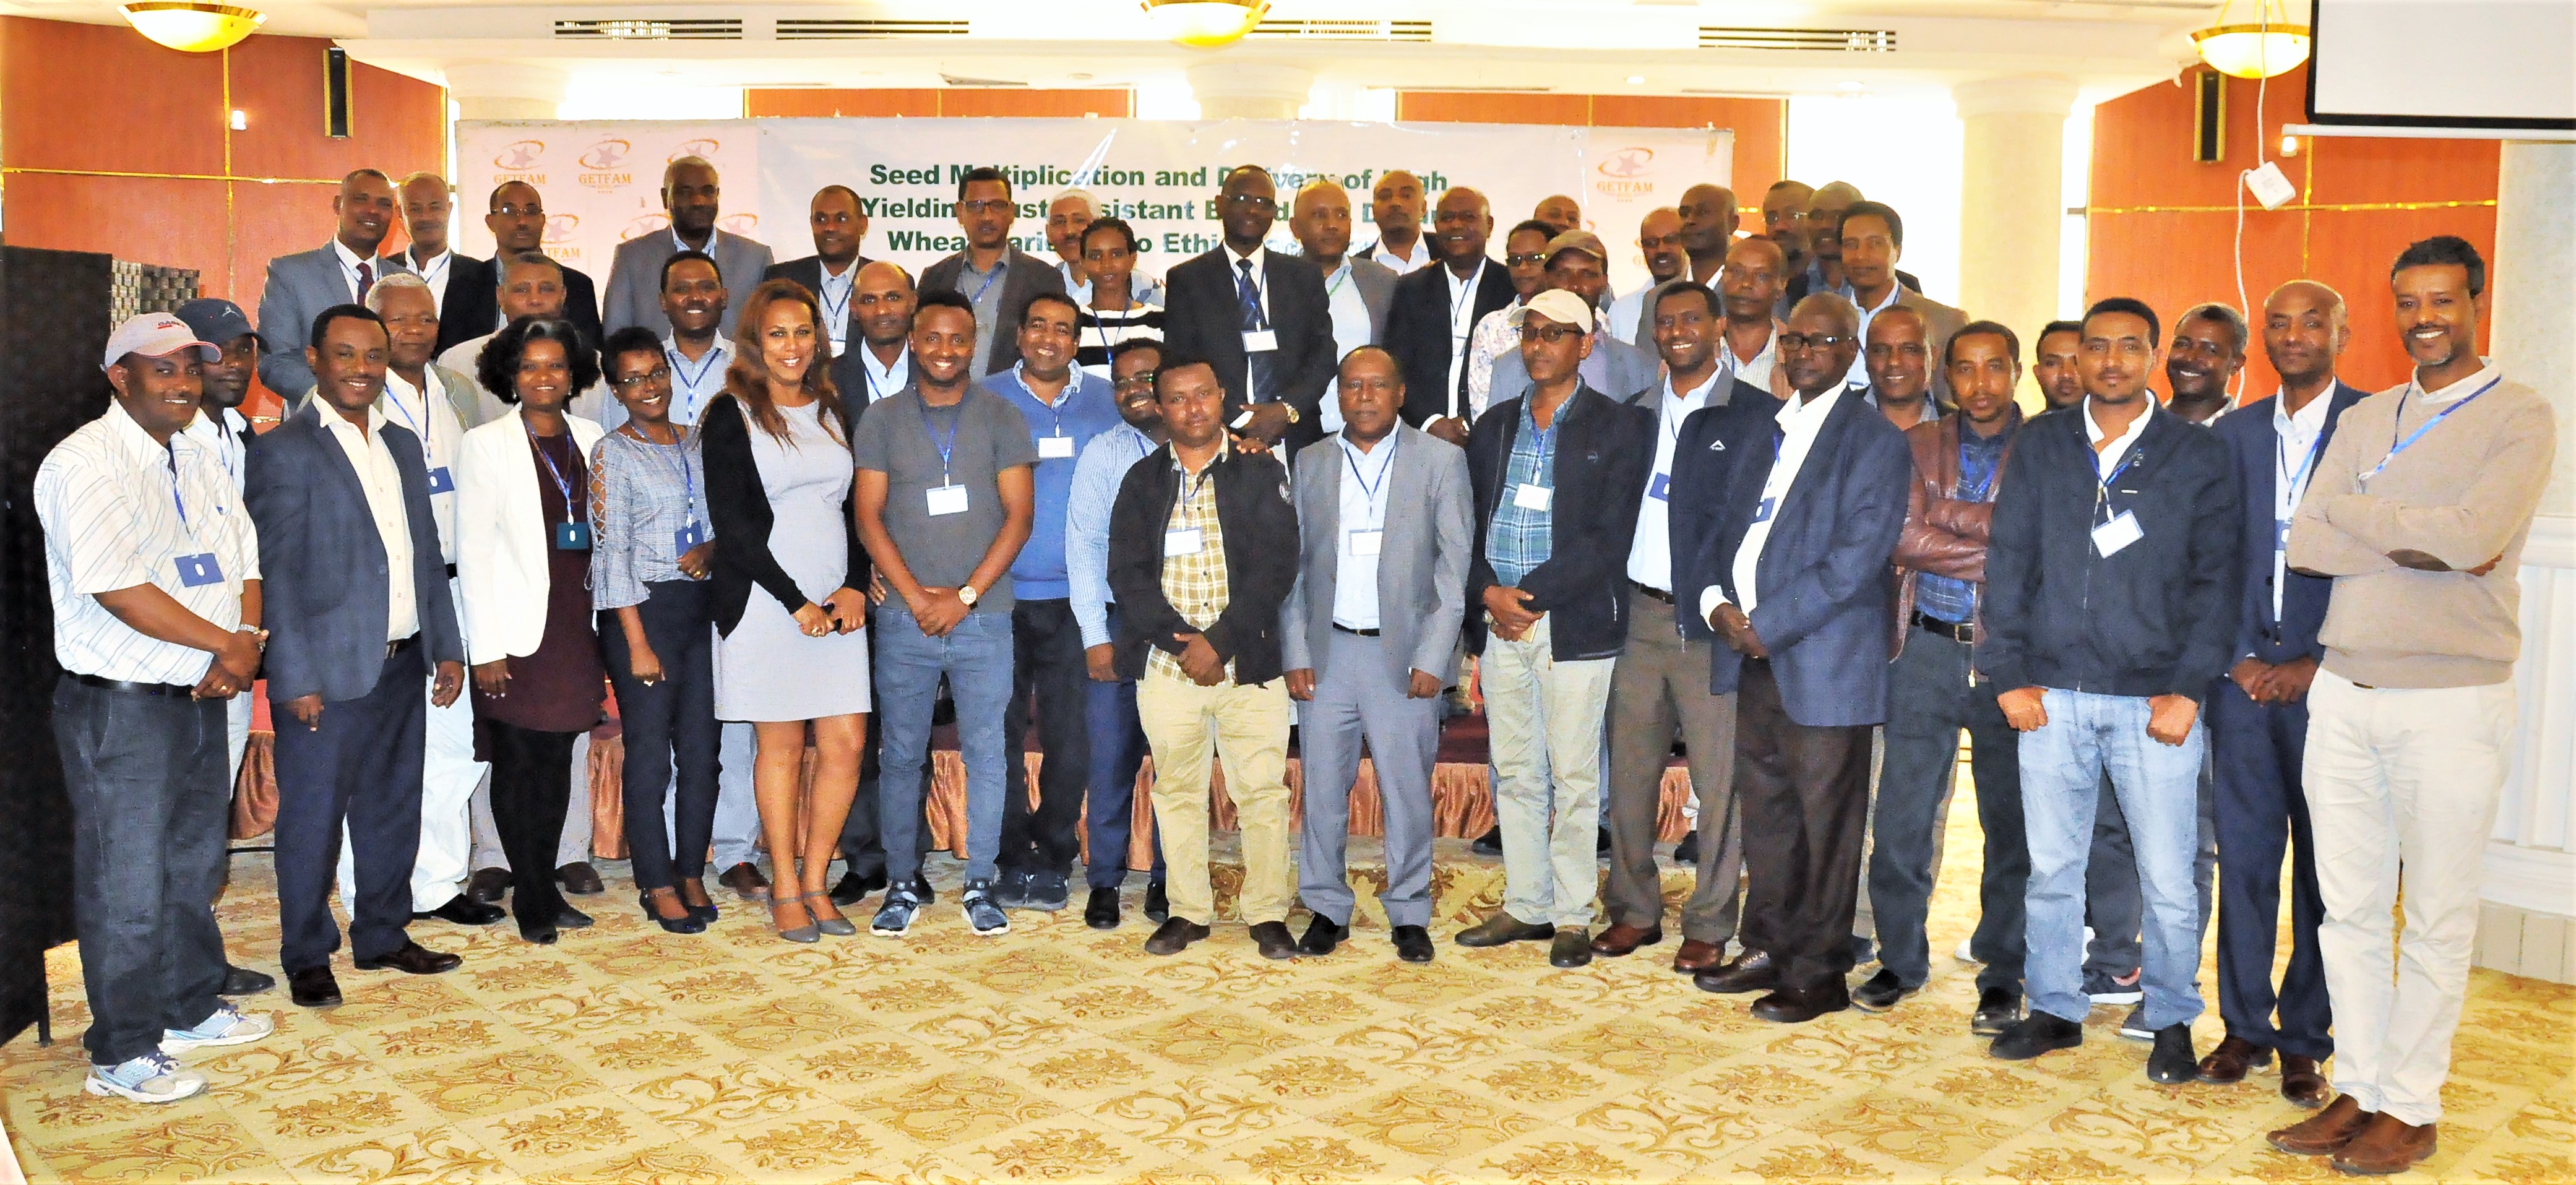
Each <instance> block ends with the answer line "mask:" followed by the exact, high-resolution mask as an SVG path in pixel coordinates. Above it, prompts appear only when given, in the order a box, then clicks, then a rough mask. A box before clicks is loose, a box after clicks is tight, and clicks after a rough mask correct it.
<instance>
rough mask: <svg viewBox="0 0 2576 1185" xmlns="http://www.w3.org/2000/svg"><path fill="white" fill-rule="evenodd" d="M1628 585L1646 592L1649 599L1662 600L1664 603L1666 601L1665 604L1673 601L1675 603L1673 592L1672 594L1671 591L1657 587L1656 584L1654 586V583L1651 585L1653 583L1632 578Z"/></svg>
mask: <svg viewBox="0 0 2576 1185" xmlns="http://www.w3.org/2000/svg"><path fill="white" fill-rule="evenodd" d="M1628 587H1630V588H1633V589H1635V590H1637V591H1638V592H1641V593H1644V594H1645V595H1646V597H1647V598H1648V599H1650V600H1656V601H1662V602H1663V603H1665V604H1667V605H1670V604H1672V603H1673V594H1671V593H1670V592H1667V591H1665V590H1663V589H1660V588H1656V587H1655V586H1653V585H1651V584H1646V583H1643V582H1641V581H1636V580H1631V581H1629V582H1628Z"/></svg>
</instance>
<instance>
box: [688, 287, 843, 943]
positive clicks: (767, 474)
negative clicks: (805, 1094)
mask: <svg viewBox="0 0 2576 1185" xmlns="http://www.w3.org/2000/svg"><path fill="white" fill-rule="evenodd" d="M821 317H822V311H821V309H820V308H819V307H818V306H817V304H816V301H815V298H814V295H813V294H812V293H810V292H807V291H806V290H805V289H804V288H803V287H802V286H800V285H798V284H796V283H794V282H792V281H787V280H772V281H770V282H768V283H765V284H762V285H761V286H760V287H759V288H757V289H755V290H753V292H752V294H751V299H750V300H749V301H747V302H745V304H744V306H743V310H742V320H741V321H740V322H739V323H738V324H739V326H740V328H739V329H737V330H736V331H735V338H734V361H733V365H732V367H731V369H730V370H728V371H727V372H726V375H725V390H724V394H722V395H720V396H718V397H717V398H716V399H715V401H714V402H712V403H710V404H708V406H707V410H706V412H705V413H704V414H703V415H702V416H701V418H700V420H699V429H698V430H699V435H700V439H701V442H702V444H703V447H704V449H705V456H706V475H707V514H708V517H710V518H712V519H714V520H715V536H716V562H715V576H714V582H715V589H714V600H715V622H716V632H717V635H718V636H717V641H716V648H715V685H716V686H715V699H716V716H717V717H718V718H719V719H724V720H747V721H750V722H752V723H753V725H754V726H755V727H756V728H757V730H758V734H759V742H758V748H757V755H756V756H755V758H754V759H753V762H752V791H753V796H754V798H755V799H756V800H757V801H758V802H759V804H760V828H761V834H762V837H763V838H764V839H765V840H766V841H767V843H768V847H769V857H770V863H771V869H770V879H771V881H772V882H773V884H775V886H776V887H775V888H774V889H772V890H771V892H770V897H769V909H770V921H771V924H773V925H775V926H776V927H777V929H778V933H779V936H780V937H782V938H785V939H787V940H789V941H791V942H812V941H814V940H815V938H816V937H817V936H818V935H819V934H851V933H855V932H856V930H855V927H853V926H852V925H851V924H850V922H849V921H848V919H846V918H844V917H842V916H841V913H840V911H839V910H838V909H836V908H834V907H833V905H832V901H831V896H830V893H829V889H830V883H829V881H827V880H826V879H825V876H826V871H827V869H828V868H829V867H830V865H831V862H832V853H833V847H834V845H835V843H836V842H837V841H838V840H839V838H840V835H841V824H842V821H843V820H844V819H845V818H847V817H848V815H849V811H850V800H851V799H852V798H853V797H854V796H855V795H856V794H857V793H858V785H859V747H860V744H861V742H862V741H863V740H864V739H865V738H866V736H867V712H868V706H869V705H868V639H867V633H866V627H867V598H866V597H865V595H864V594H862V593H861V592H860V591H859V590H860V589H863V588H865V587H867V579H868V576H867V572H868V569H867V553H866V552H865V551H863V550H861V549H860V547H859V542H858V537H857V532H856V528H855V527H854V526H853V525H852V519H851V517H850V509H849V499H850V486H851V481H852V476H853V469H852V465H851V460H850V449H849V435H850V434H849V421H848V420H847V418H845V416H844V414H843V412H842V405H841V400H840V397H839V395H838V394H837V393H836V392H835V391H833V389H832V380H831V374H830V370H831V368H830V367H829V366H828V365H827V361H828V360H827V358H826V357H825V356H826V354H828V352H829V350H830V345H829V339H828V338H826V337H825V335H824V333H823V330H822V320H821ZM809 723H810V724H811V726H812V731H813V742H814V747H815V756H816V761H815V765H814V786H813V793H812V794H811V795H810V796H800V794H799V792H798V782H799V780H800V776H801V774H802V772H803V765H804V754H805V743H806V731H807V725H808V724H809ZM800 799H801V801H800ZM800 836H801V837H802V842H801V843H800V842H799V837H800Z"/></svg>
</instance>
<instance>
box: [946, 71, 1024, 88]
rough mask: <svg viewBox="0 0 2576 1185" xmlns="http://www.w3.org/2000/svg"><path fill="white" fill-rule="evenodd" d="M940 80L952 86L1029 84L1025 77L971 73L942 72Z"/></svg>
mask: <svg viewBox="0 0 2576 1185" xmlns="http://www.w3.org/2000/svg"><path fill="white" fill-rule="evenodd" d="M939 81H941V82H944V83H946V84H948V85H950V86H1027V85H1028V84H1029V80H1028V79H1025V78H977V77H975V76H974V75H971V74H949V73H945V72H943V73H941V74H940V76H939Z"/></svg>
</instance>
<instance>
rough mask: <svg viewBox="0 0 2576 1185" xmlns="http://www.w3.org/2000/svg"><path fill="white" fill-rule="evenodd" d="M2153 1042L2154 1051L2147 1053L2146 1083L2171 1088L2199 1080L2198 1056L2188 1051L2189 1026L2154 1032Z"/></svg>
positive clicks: (2169, 1026) (2189, 1040)
mask: <svg viewBox="0 0 2576 1185" xmlns="http://www.w3.org/2000/svg"><path fill="white" fill-rule="evenodd" d="M2123 1027H2124V1028H2125V1027H2126V1026H2123ZM2155 1042H2156V1047H2155V1050H2154V1051H2153V1052H2151V1053H2149V1054H2147V1079H2148V1080H2149V1081H2151V1082H2161V1083H2163V1084H2165V1085H2167V1086H2172V1085H2174V1084H2176V1083H2181V1082H2189V1081H2191V1080H2192V1079H2194V1078H2198V1077H2200V1055H2199V1054H2196V1053H2193V1052H2192V1051H2191V1026H2190V1025H2187V1024H2182V1025H2166V1026H2165V1027H2163V1028H2161V1029H2157V1030H2156V1032H2155Z"/></svg>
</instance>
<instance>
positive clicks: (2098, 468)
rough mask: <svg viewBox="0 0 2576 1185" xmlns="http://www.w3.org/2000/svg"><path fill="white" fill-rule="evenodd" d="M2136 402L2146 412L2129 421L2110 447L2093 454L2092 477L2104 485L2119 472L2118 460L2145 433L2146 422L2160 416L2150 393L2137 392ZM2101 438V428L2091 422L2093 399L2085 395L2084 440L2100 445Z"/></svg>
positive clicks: (2153, 397) (2154, 399)
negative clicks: (2126, 427)
mask: <svg viewBox="0 0 2576 1185" xmlns="http://www.w3.org/2000/svg"><path fill="white" fill-rule="evenodd" d="M2138 401H2139V402H2141V403H2143V404H2145V405H2146V410H2145V411H2142V412H2140V413H2138V418H2137V419H2134V420H2131V421H2129V430H2128V431H2126V432H2123V433H2121V434H2120V437H2119V439H2117V440H2114V441H2112V442H2111V447H2109V448H2105V449H2098V450H2096V451H2095V452H2094V454H2093V473H2094V476H2096V477H2098V478H2100V479H2101V480H2102V481H2103V482H2105V483H2108V482H2109V481H2110V480H2111V475H2112V474H2113V473H2116V472H2118V471H2119V468H2120V458H2121V457H2122V456H2125V455H2127V453H2128V451H2129V446H2131V445H2134V444H2136V443H2138V437H2140V436H2142V435H2144V434H2145V433H2146V431H2147V421H2148V420H2151V419H2154V418H2155V417H2156V416H2157V415H2159V414H2161V413H2160V412H2159V411H2158V410H2157V408H2156V397H2155V395H2154V394H2153V393H2152V392H2147V391H2140V392H2138ZM2102 436H2103V433H2102V426H2101V425H2099V424H2096V423H2094V422H2093V397H2092V396H2090V395H2087V396H2085V397H2084V439H2085V440H2087V441H2090V442H2092V443H2093V444H2096V445H2099V444H2101V443H2102Z"/></svg>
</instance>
